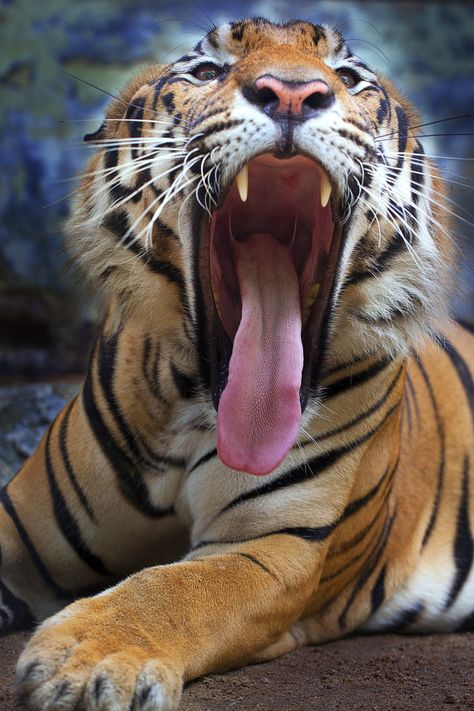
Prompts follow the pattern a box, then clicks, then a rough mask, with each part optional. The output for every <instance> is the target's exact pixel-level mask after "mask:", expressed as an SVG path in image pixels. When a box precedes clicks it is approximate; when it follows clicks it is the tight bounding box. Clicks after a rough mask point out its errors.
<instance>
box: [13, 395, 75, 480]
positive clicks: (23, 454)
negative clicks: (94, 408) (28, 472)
mask: <svg viewBox="0 0 474 711" xmlns="http://www.w3.org/2000/svg"><path fill="white" fill-rule="evenodd" d="M78 390H79V384H78V383H54V384H42V385H17V386H14V387H0V486H3V485H4V484H6V483H7V481H8V480H9V479H10V478H11V477H12V476H13V475H14V474H15V472H16V471H17V470H18V468H19V467H20V466H21V464H22V463H23V462H24V460H25V459H26V458H27V457H29V456H30V454H31V453H32V452H33V451H34V449H35V447H36V445H37V444H38V442H39V440H40V439H41V437H42V435H43V433H44V432H45V430H46V428H47V426H48V425H49V423H50V422H51V421H52V420H53V419H54V418H55V417H56V415H57V413H58V412H59V411H60V410H61V408H62V407H63V406H64V405H65V404H66V403H67V402H68V401H69V400H70V399H71V398H72V397H73V396H74V395H75V394H76V393H77V391H78Z"/></svg>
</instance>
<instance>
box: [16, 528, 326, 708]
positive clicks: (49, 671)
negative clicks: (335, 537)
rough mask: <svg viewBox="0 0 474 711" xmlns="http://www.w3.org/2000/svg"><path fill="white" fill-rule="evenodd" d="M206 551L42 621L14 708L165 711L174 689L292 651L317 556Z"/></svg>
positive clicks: (255, 548) (265, 541)
mask: <svg viewBox="0 0 474 711" xmlns="http://www.w3.org/2000/svg"><path fill="white" fill-rule="evenodd" d="M213 551H214V552H213V554H201V556H200V557H196V558H193V559H192V560H187V561H185V562H181V563H176V564H174V565H170V566H161V567H155V568H150V569H148V570H144V571H141V572H139V573H137V574H135V575H134V576H132V577H130V578H128V579H127V580H126V581H124V582H122V583H120V584H118V585H117V586H116V587H114V588H112V589H110V590H108V591H106V592H105V593H102V594H100V595H97V596H96V597H92V598H89V599H83V600H80V601H78V602H75V603H73V604H72V605H71V606H69V607H68V608H66V609H65V610H63V611H62V612H60V613H58V614H57V615H56V616H55V617H53V618H52V619H50V620H48V621H47V622H45V623H44V624H43V625H42V626H41V627H40V628H39V630H38V631H37V632H36V634H35V635H34V637H33V638H32V641H31V642H30V643H29V645H28V646H27V647H26V650H25V651H24V652H23V654H22V656H21V657H20V660H19V664H18V671H17V690H18V693H19V695H20V698H21V699H22V701H23V702H24V703H26V705H27V707H28V708H29V709H33V710H40V709H41V710H43V709H46V708H52V707H53V706H50V705H51V704H52V703H53V701H54V704H57V707H58V708H61V709H64V710H66V709H73V708H76V707H77V705H79V706H80V707H81V708H84V709H86V710H87V711H91V710H92V709H94V710H96V709H105V708H107V709H112V708H113V709H128V708H133V709H135V710H137V711H138V709H154V710H159V709H169V710H171V709H176V708H177V706H178V703H179V698H180V695H181V689H182V685H183V682H186V681H189V680H190V679H193V678H195V677H198V676H200V675H202V674H206V673H208V672H211V671H218V670H223V669H226V668H229V667H234V666H237V665H242V664H246V663H249V662H253V661H260V660H262V659H267V658H270V657H274V656H278V655H279V654H282V653H284V652H287V651H290V650H291V649H294V648H296V647H297V646H298V645H299V641H298V638H297V636H294V635H293V634H292V632H291V626H292V624H293V623H294V622H295V621H296V619H297V618H298V616H299V615H300V614H301V611H302V610H303V608H304V606H305V604H306V602H307V600H308V598H309V597H310V595H311V593H312V592H313V590H314V586H315V581H316V580H317V577H318V568H319V566H320V552H321V548H320V547H319V546H315V545H314V543H311V542H308V541H305V540H303V539H300V538H296V537H294V536H289V535H287V534H276V535H273V536H269V537H265V538H262V539H258V540H252V541H247V542H245V543H239V544H233V545H232V546H216V547H213ZM318 551H319V552H318ZM194 555H196V554H194ZM54 708H56V705H54Z"/></svg>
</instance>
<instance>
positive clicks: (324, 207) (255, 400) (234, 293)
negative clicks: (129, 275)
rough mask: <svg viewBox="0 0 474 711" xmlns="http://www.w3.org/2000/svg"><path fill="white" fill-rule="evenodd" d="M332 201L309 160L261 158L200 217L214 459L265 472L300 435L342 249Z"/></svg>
mask: <svg viewBox="0 0 474 711" xmlns="http://www.w3.org/2000/svg"><path fill="white" fill-rule="evenodd" d="M331 194H332V186H331V182H330V180H329V177H328V176H327V174H326V173H325V171H324V170H323V169H322V168H321V167H320V166H319V164H318V163H316V162H315V161H313V160H310V159H309V158H306V157H304V156H296V157H294V158H289V159H279V158H276V157H275V156H273V155H271V154H263V155H259V156H257V157H255V158H253V159H252V160H251V161H250V162H249V163H248V164H247V165H246V166H244V168H243V169H242V170H241V171H240V173H239V174H238V175H237V176H236V177H235V179H234V181H233V183H232V185H231V186H230V189H229V190H228V192H227V193H226V195H225V197H224V199H223V200H222V201H221V203H220V205H219V206H218V208H217V209H216V210H215V211H214V213H213V215H212V219H211V223H210V226H209V223H208V222H207V221H206V220H202V222H201V229H200V232H201V239H200V242H199V247H198V250H199V254H198V265H199V266H198V269H199V274H198V279H199V282H200V285H201V290H202V304H201V305H202V307H203V309H204V311H205V322H206V329H205V331H206V338H205V339H204V341H205V342H207V347H206V348H205V349H206V358H205V360H206V363H207V365H206V366H205V367H204V370H205V371H207V375H208V379H209V384H210V387H211V392H212V396H213V402H214V405H215V407H216V410H217V448H218V454H219V457H220V459H221V460H222V461H223V462H224V464H226V465H227V466H229V467H231V468H232V469H237V470H239V471H245V472H248V473H251V474H256V475H263V474H268V473H269V472H271V471H273V470H274V469H275V468H276V467H277V466H278V465H279V464H280V463H281V462H282V461H283V459H284V458H285V457H286V455H287V454H288V452H289V450H290V449H291V447H292V446H293V444H294V442H295V440H296V438H297V436H298V432H299V429H300V423H301V415H302V411H303V409H304V407H305V405H306V402H307V399H308V395H309V392H310V391H311V389H314V387H315V385H316V382H317V375H318V371H319V367H320V363H321V357H322V351H323V340H324V335H325V330H326V325H327V324H326V322H327V314H328V311H329V303H330V297H331V293H332V290H333V285H334V277H335V274H336V270H337V264H338V256H339V251H340V244H341V229H340V226H339V221H338V207H337V203H336V200H335V199H334V197H333V198H332V199H331ZM201 345H204V342H203V343H202V344H201ZM206 379H207V378H206Z"/></svg>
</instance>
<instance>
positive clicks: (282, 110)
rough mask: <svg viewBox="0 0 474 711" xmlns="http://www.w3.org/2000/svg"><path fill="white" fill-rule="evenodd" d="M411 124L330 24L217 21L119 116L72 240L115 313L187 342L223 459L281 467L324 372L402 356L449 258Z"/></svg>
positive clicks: (101, 135) (102, 137) (102, 133)
mask: <svg viewBox="0 0 474 711" xmlns="http://www.w3.org/2000/svg"><path fill="white" fill-rule="evenodd" d="M419 123H420V121H419V119H418V117H417V115H416V114H415V113H414V111H413V110H412V109H411V107H410V106H409V105H408V104H407V102H406V101H405V100H404V99H403V97H402V96H400V94H399V93H398V92H397V91H396V90H395V89H394V87H393V86H392V85H391V84H390V83H388V82H387V81H386V80H385V79H382V78H381V77H380V76H378V75H377V74H375V73H374V72H373V71H371V70H370V69H369V67H368V66H367V65H366V64H365V63H364V62H362V61H361V60H360V59H359V58H357V57H356V56H355V55H354V54H353V53H352V52H351V50H350V49H349V47H348V45H347V44H346V42H345V41H344V39H343V38H342V36H341V35H340V34H339V33H338V32H337V31H336V30H334V29H331V28H328V27H323V26H320V25H313V24H311V23H308V22H299V21H292V22H289V23H287V24H275V23H272V22H269V21H267V20H265V19H262V18H256V19H248V20H244V21H240V22H235V23H231V24H225V25H222V26H220V27H218V28H215V29H213V30H212V31H211V32H210V33H209V34H208V35H207V36H206V37H205V38H204V39H203V40H202V41H200V42H199V43H198V45H197V46H196V47H195V49H194V50H193V51H191V52H189V53H188V54H186V55H185V56H183V57H181V58H180V59H179V60H178V61H176V62H175V63H174V64H171V65H168V66H156V67H150V68H148V69H147V70H146V71H144V72H143V73H141V74H140V75H139V76H138V77H137V78H136V79H134V80H133V81H132V82H131V83H130V84H129V86H128V87H126V88H125V90H124V91H123V92H122V94H121V95H120V96H119V97H118V98H117V99H115V100H114V101H113V102H112V104H111V106H110V107H109V109H108V112H107V116H106V120H105V121H104V123H103V125H102V127H101V128H100V129H99V131H98V132H96V133H95V134H93V135H92V136H88V137H86V138H87V139H88V140H91V141H93V142H94V143H96V144H97V152H96V154H95V156H94V158H93V159H92V160H91V162H90V170H89V173H88V174H87V175H86V176H85V178H84V180H83V183H82V186H81V190H80V192H79V197H78V199H77V201H76V205H75V209H74V211H73V216H72V218H71V220H70V234H71V236H72V243H73V248H74V249H75V251H76V252H77V254H78V255H79V258H80V260H81V261H82V262H83V263H84V264H85V266H86V270H87V272H88V273H89V276H90V277H91V279H92V281H93V283H94V284H96V285H97V284H99V283H100V284H102V287H103V291H104V292H105V294H106V296H107V300H108V303H109V308H110V310H111V311H112V312H113V313H115V314H119V318H120V319H123V318H128V317H133V318H139V319H141V321H142V322H143V324H145V325H146V327H147V328H149V329H151V330H153V331H154V332H157V333H160V334H163V335H165V334H171V336H172V337H174V338H176V339H178V340H179V339H181V341H182V342H184V341H187V342H188V343H190V344H191V346H192V349H193V352H195V354H196V360H197V362H198V363H199V370H200V388H201V392H202V394H204V395H205V396H207V398H208V400H209V402H210V401H211V400H212V402H213V405H214V407H215V409H216V410H217V437H218V451H219V454H220V457H221V459H222V460H223V461H224V463H226V464H227V465H229V466H230V467H232V468H234V469H238V470H242V471H248V472H250V473H253V474H265V473H268V472H270V471H272V470H273V469H274V468H275V467H276V466H277V465H278V464H279V463H280V462H281V461H282V459H283V458H284V457H285V456H286V454H287V453H288V451H289V449H290V448H291V446H292V445H293V443H294V442H295V440H296V438H297V436H298V432H299V430H300V426H301V417H302V412H304V410H305V408H306V407H307V405H308V403H310V404H311V408H308V410H309V409H311V411H312V412H314V410H315V409H316V410H317V403H318V397H319V396H320V394H321V380H322V377H323V375H324V371H325V370H327V369H328V368H331V367H334V366H337V365H338V364H341V363H343V362H344V363H347V362H351V361H352V360H355V359H357V358H360V357H363V356H364V355H367V354H370V353H374V352H380V353H381V354H382V355H383V356H387V357H393V356H395V355H401V356H403V355H405V354H406V353H407V352H408V350H409V349H410V348H413V347H414V346H415V345H416V344H417V343H418V341H419V339H420V337H421V336H422V335H423V334H426V333H427V332H430V331H433V330H434V329H436V327H437V324H438V322H439V318H440V316H442V315H443V313H444V309H445V301H446V295H445V292H446V285H447V283H448V274H449V273H450V266H451V261H452V259H451V248H450V242H449V239H448V236H447V228H446V223H445V220H444V218H443V214H442V203H443V196H442V193H443V189H442V185H441V183H440V180H439V178H438V177H437V174H436V171H435V168H434V166H433V165H432V164H431V163H430V162H429V161H428V160H427V159H426V158H425V156H424V153H423V148H422V146H421V144H420V142H419V140H418V139H417V135H416V134H417V130H416V128H417V126H418V124H419Z"/></svg>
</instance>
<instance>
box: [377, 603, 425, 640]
mask: <svg viewBox="0 0 474 711" xmlns="http://www.w3.org/2000/svg"><path fill="white" fill-rule="evenodd" d="M423 610H424V605H423V603H422V602H416V603H415V604H414V605H412V606H411V607H408V608H407V609H406V610H403V612H400V613H398V615H397V617H396V618H395V620H393V621H392V622H390V624H389V625H388V626H387V627H385V626H384V627H383V628H382V630H381V631H383V632H385V633H387V632H398V633H400V632H403V631H404V630H406V628H407V627H410V625H412V624H413V623H414V622H416V620H417V618H418V617H419V616H420V614H421V613H422V612H423Z"/></svg>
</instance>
